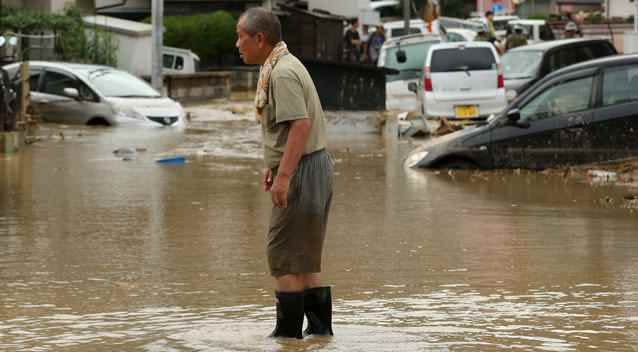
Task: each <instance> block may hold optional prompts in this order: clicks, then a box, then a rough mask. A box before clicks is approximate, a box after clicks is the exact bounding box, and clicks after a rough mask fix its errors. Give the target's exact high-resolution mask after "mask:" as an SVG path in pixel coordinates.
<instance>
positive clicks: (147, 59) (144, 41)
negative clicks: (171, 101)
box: [83, 16, 153, 76]
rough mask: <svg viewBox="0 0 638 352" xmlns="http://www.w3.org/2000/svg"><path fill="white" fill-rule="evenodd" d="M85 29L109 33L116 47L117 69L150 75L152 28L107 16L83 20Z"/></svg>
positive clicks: (144, 24) (88, 17)
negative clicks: (95, 29)
mask: <svg viewBox="0 0 638 352" xmlns="http://www.w3.org/2000/svg"><path fill="white" fill-rule="evenodd" d="M83 20H84V23H85V26H86V28H87V29H88V30H89V31H90V29H91V28H96V27H97V28H99V29H102V30H105V31H107V32H110V33H112V34H113V36H114V40H115V43H116V45H117V67H118V68H121V69H123V70H126V71H128V72H130V73H132V74H135V75H138V76H144V75H150V73H151V69H150V68H151V52H152V44H153V42H152V38H151V35H152V33H153V26H151V25H150V24H146V23H141V22H135V21H127V20H122V19H119V18H114V17H107V16H87V17H84V18H83Z"/></svg>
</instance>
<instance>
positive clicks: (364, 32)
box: [359, 24, 370, 63]
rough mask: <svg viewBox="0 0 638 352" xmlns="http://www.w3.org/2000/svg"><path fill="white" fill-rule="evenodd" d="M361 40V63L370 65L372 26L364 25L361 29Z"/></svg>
mask: <svg viewBox="0 0 638 352" xmlns="http://www.w3.org/2000/svg"><path fill="white" fill-rule="evenodd" d="M360 29H361V31H360V32H359V39H360V40H361V63H368V62H369V58H368V40H369V39H370V26H368V25H367V24H363V25H361V27H360Z"/></svg>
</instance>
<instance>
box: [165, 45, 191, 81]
mask: <svg viewBox="0 0 638 352" xmlns="http://www.w3.org/2000/svg"><path fill="white" fill-rule="evenodd" d="M162 67H163V73H169V74H170V73H195V72H197V71H199V56H197V55H196V54H195V53H194V52H192V51H190V50H188V49H180V48H173V47H170V46H165V47H163V48H162Z"/></svg>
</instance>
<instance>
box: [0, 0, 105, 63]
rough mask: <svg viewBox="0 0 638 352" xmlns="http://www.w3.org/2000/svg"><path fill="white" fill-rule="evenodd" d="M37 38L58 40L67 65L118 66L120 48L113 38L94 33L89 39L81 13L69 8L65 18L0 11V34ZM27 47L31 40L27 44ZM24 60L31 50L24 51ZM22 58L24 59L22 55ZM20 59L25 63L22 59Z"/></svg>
mask: <svg viewBox="0 0 638 352" xmlns="http://www.w3.org/2000/svg"><path fill="white" fill-rule="evenodd" d="M7 31H9V32H15V33H19V34H30V35H37V34H41V33H43V32H53V33H54V34H55V36H56V42H55V52H56V54H57V56H59V57H60V59H62V60H64V61H74V62H86V63H96V64H106V65H111V66H114V65H115V64H116V63H117V57H116V52H117V46H116V45H115V41H114V38H113V35H112V34H110V33H108V32H105V31H103V30H99V29H95V34H94V35H91V36H90V37H88V38H87V36H86V34H85V26H84V22H83V21H82V15H81V13H80V10H79V9H78V8H77V7H75V6H67V7H66V8H65V10H64V14H45V13H38V12H32V11H28V10H18V9H11V8H2V9H1V10H0V32H7ZM24 42H25V43H28V40H24ZM22 54H23V55H24V58H25V59H26V58H28V54H29V52H28V50H24V49H23V53H22ZM21 56H22V55H21ZM19 59H23V57H20V58H19Z"/></svg>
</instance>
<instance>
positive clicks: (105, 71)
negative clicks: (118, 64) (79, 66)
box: [82, 68, 160, 98]
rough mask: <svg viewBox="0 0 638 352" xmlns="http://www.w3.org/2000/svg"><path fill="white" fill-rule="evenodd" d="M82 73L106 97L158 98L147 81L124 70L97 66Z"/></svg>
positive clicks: (157, 94) (158, 95)
mask: <svg viewBox="0 0 638 352" xmlns="http://www.w3.org/2000/svg"><path fill="white" fill-rule="evenodd" d="M82 75H83V76H84V77H85V78H86V79H87V80H88V81H89V82H91V83H92V84H93V85H94V86H95V87H96V88H97V89H98V90H99V91H100V93H102V94H103V95H104V96H106V97H112V98H159V97H160V94H159V93H157V92H156V91H155V89H153V88H152V87H151V86H150V85H148V83H146V82H144V81H142V80H141V79H139V78H137V77H135V76H133V75H131V74H129V73H127V72H124V71H118V70H113V69H109V68H98V69H93V70H86V71H82Z"/></svg>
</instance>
